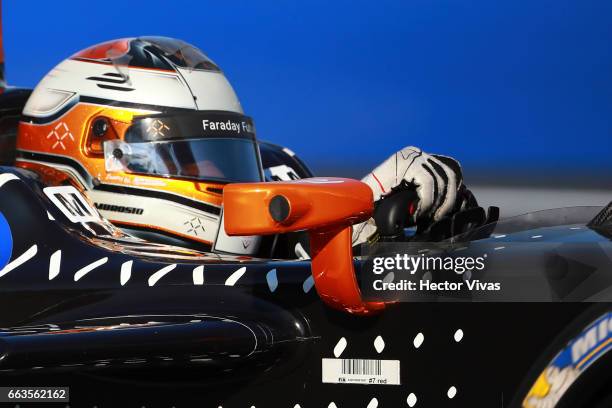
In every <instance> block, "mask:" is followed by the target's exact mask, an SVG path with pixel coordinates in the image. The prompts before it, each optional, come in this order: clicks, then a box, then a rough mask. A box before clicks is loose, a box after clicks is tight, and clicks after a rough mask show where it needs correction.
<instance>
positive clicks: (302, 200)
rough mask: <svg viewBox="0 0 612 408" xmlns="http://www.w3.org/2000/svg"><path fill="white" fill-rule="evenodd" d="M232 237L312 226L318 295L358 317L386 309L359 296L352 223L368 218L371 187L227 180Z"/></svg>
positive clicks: (338, 181) (335, 181) (333, 181)
mask: <svg viewBox="0 0 612 408" xmlns="http://www.w3.org/2000/svg"><path fill="white" fill-rule="evenodd" d="M223 208H224V222H225V230H226V232H227V233H228V234H229V235H269V234H279V233H286V232H292V231H301V230H308V233H309V237H310V248H311V253H312V274H313V277H314V283H315V287H316V290H317V293H318V294H319V296H320V297H321V299H322V300H323V301H324V302H325V303H326V304H328V305H329V306H331V307H333V308H335V309H340V310H344V311H347V312H349V313H353V314H358V315H368V314H373V313H376V312H379V311H381V310H382V309H384V307H385V304H384V302H366V301H364V300H363V299H362V298H361V291H360V290H359V286H358V284H357V278H356V276H355V269H354V265H353V248H352V245H351V235H352V227H351V225H353V224H356V223H358V222H362V221H365V220H367V219H368V218H370V216H371V215H372V211H373V197H372V190H371V189H370V187H368V186H367V185H366V184H364V183H362V182H360V181H357V180H351V179H342V178H325V179H323V178H312V179H302V180H297V181H287V182H284V181H283V182H272V183H239V184H229V185H227V186H225V188H224V189H223Z"/></svg>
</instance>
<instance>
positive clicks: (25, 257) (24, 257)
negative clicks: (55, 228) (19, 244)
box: [0, 175, 38, 278]
mask: <svg viewBox="0 0 612 408" xmlns="http://www.w3.org/2000/svg"><path fill="white" fill-rule="evenodd" d="M0 176H2V175H0ZM37 252H38V246H37V245H32V246H31V247H30V248H29V249H28V250H27V251H25V252H24V253H23V254H21V255H20V256H19V257H17V258H16V259H15V260H13V261H12V262H9V263H8V264H7V265H6V266H5V267H4V268H3V269H2V270H0V278H1V277H3V276H4V275H6V274H7V273H9V272H10V271H12V270H13V269H15V268H18V267H20V266H21V265H23V264H24V263H26V262H28V261H29V260H30V259H32V258H34V256H36V253H37Z"/></svg>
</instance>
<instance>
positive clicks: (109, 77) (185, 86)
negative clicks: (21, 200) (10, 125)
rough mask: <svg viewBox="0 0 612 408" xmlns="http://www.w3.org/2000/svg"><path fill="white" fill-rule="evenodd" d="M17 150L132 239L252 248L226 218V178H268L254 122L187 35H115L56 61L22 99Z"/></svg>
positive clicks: (25, 162)
mask: <svg viewBox="0 0 612 408" xmlns="http://www.w3.org/2000/svg"><path fill="white" fill-rule="evenodd" d="M17 156H18V158H17V164H18V166H20V167H23V168H27V169H31V170H33V171H36V172H37V173H39V174H40V175H41V177H42V178H43V181H45V182H47V183H49V184H54V185H57V184H65V183H72V184H75V185H77V186H79V187H80V188H81V189H83V190H85V191H86V192H87V194H88V195H89V197H90V198H91V199H92V201H93V202H94V203H95V205H96V207H97V208H98V210H99V211H100V212H101V213H102V215H104V216H105V217H106V218H108V219H109V220H110V221H112V222H113V223H115V224H116V225H118V226H120V227H123V228H125V229H127V230H129V231H131V232H133V233H136V235H140V236H143V237H144V238H148V239H151V240H157V241H160V240H161V241H162V242H170V243H176V244H180V245H185V243H190V244H194V245H197V247H199V248H200V249H202V248H203V247H202V244H204V249H206V246H210V247H213V248H214V249H216V250H218V251H221V252H229V253H237V254H247V255H248V254H253V253H255V252H256V251H257V247H258V245H259V241H258V239H257V238H256V237H238V238H235V237H232V238H230V237H228V236H227V235H226V234H225V233H224V231H223V223H222V220H221V217H222V209H221V201H222V189H223V186H224V184H226V183H230V182H256V181H262V180H263V171H262V166H261V158H260V153H259V149H258V146H257V141H256V137H255V127H254V124H253V121H252V120H251V119H250V118H249V117H247V116H245V115H244V114H243V112H242V108H241V106H240V102H239V101H238V98H237V96H236V94H235V93H234V90H233V89H232V87H231V85H230V83H229V82H228V81H227V79H226V78H225V76H224V75H223V73H222V72H221V70H220V69H219V67H218V66H217V65H216V64H215V63H214V62H213V61H211V60H210V59H209V58H208V57H207V56H206V55H204V54H203V53H202V51H200V50H199V49H197V48H195V47H194V46H192V45H190V44H187V43H185V42H183V41H180V40H175V39H171V38H164V37H140V38H129V39H120V40H115V41H109V42H106V43H103V44H99V45H96V46H93V47H91V48H87V49H85V50H83V51H81V52H78V53H77V54H75V55H73V56H72V57H70V58H68V59H66V60H65V61H63V62H61V63H60V64H59V65H58V66H56V67H55V68H54V69H53V70H51V72H49V73H48V74H47V75H46V76H45V77H44V78H43V79H42V81H41V82H40V83H39V84H38V86H37V87H36V88H35V89H34V91H33V93H32V95H31V96H30V98H29V99H28V102H27V103H26V105H25V108H24V110H23V119H22V121H21V122H20V124H19V131H18V137H17ZM192 246H193V245H192Z"/></svg>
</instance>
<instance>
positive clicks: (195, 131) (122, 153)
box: [104, 112, 262, 183]
mask: <svg viewBox="0 0 612 408" xmlns="http://www.w3.org/2000/svg"><path fill="white" fill-rule="evenodd" d="M104 158H105V167H106V171H108V172H125V173H133V174H142V175H150V176H163V177H175V178H185V179H192V180H196V181H213V182H222V183H230V182H257V181H262V170H261V164H260V163H261V162H260V159H259V152H258V148H257V144H256V140H255V128H254V126H253V123H252V121H251V119H250V118H248V117H246V116H243V115H240V114H234V113H229V112H196V113H186V114H170V115H167V114H166V115H151V116H146V117H137V118H135V120H134V123H133V124H132V126H131V127H130V128H129V129H128V131H127V132H126V135H125V140H120V139H115V140H110V141H106V142H104Z"/></svg>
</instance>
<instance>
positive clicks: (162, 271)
mask: <svg viewBox="0 0 612 408" xmlns="http://www.w3.org/2000/svg"><path fill="white" fill-rule="evenodd" d="M174 269H176V264H172V265H168V266H165V267H163V268H161V269H160V270H159V271H157V272H155V273H154V274H153V275H151V276H150V277H149V286H155V284H156V283H157V281H158V280H160V279H161V278H163V277H164V276H166V275H167V274H169V273H170V272H172V271H173V270H174Z"/></svg>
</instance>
